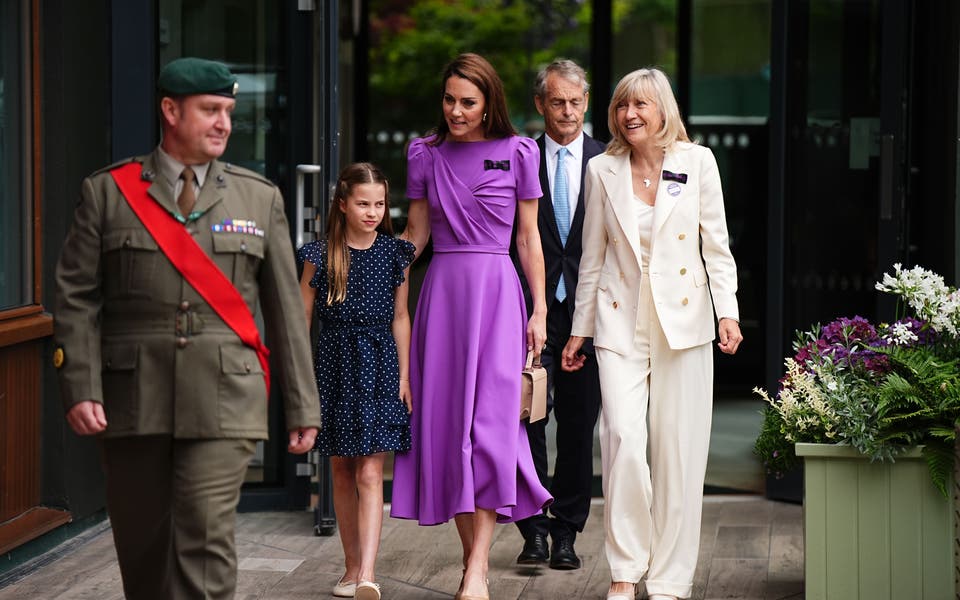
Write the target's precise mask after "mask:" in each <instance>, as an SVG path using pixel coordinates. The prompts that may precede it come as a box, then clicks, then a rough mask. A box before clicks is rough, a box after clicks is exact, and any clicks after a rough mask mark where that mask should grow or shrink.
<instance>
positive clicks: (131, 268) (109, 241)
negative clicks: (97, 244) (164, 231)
mask: <svg viewBox="0 0 960 600" xmlns="http://www.w3.org/2000/svg"><path fill="white" fill-rule="evenodd" d="M101 252H102V259H103V260H102V266H101V274H102V277H103V293H104V296H105V297H107V298H114V297H118V296H139V297H145V298H149V297H151V296H152V295H153V294H152V293H151V287H150V286H151V285H152V284H153V281H154V276H155V275H156V271H157V261H159V260H161V252H160V250H159V248H158V247H157V242H156V241H154V239H153V238H152V237H151V236H150V234H149V233H147V231H146V230H144V229H119V230H115V231H110V232H109V233H107V234H105V235H104V236H103V240H102V241H101Z"/></svg>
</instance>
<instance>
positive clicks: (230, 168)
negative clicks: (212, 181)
mask: <svg viewBox="0 0 960 600" xmlns="http://www.w3.org/2000/svg"><path fill="white" fill-rule="evenodd" d="M223 170H224V171H226V172H227V173H230V174H231V175H237V176H239V177H246V178H248V179H255V180H257V181H259V182H260V183H265V184H267V185H269V186H270V187H277V186H276V184H274V183H273V182H272V181H270V180H269V179H267V178H266V177H264V176H263V175H261V174H260V173H257V172H256V171H251V170H250V169H244V168H243V167H238V166H237V165H235V164H232V163H223Z"/></svg>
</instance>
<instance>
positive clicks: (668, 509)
mask: <svg viewBox="0 0 960 600" xmlns="http://www.w3.org/2000/svg"><path fill="white" fill-rule="evenodd" d="M638 311H639V318H638V326H637V332H636V337H635V345H634V351H633V353H632V354H630V355H629V356H623V355H621V354H617V353H615V352H612V351H610V350H607V349H604V348H597V365H598V366H599V369H600V388H601V391H602V396H603V400H602V403H603V404H602V406H603V408H602V418H601V420H600V452H601V458H602V463H603V497H604V501H605V509H604V528H605V530H606V544H605V549H606V555H607V562H608V563H609V564H610V573H611V576H612V579H613V581H628V582H639V581H640V580H641V579H643V577H644V576H646V578H647V580H646V587H647V594H651V595H652V594H667V595H672V596H677V597H679V598H687V597H689V596H690V595H691V593H692V590H693V575H694V571H695V570H696V566H697V554H698V552H699V548H700V517H701V511H702V506H703V480H704V475H705V472H706V467H707V454H708V451H709V447H710V424H711V419H712V406H713V353H712V348H711V345H710V344H709V343H707V344H703V345H702V346H696V347H694V348H687V349H684V350H671V349H670V346H669V345H668V344H667V340H666V337H665V336H664V334H663V329H662V328H661V327H660V322H659V320H658V318H657V314H656V311H655V310H654V308H653V299H652V297H651V295H650V282H649V280H648V279H647V276H646V274H644V276H643V281H642V283H641V291H640V303H639V307H638ZM648 423H649V429H648ZM648 447H649V457H648V454H647V452H648Z"/></svg>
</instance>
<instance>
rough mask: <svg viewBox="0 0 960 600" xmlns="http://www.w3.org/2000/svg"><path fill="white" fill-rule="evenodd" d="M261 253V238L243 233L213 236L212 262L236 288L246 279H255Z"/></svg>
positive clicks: (260, 260)
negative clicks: (214, 261) (213, 261)
mask: <svg viewBox="0 0 960 600" xmlns="http://www.w3.org/2000/svg"><path fill="white" fill-rule="evenodd" d="M263 251H264V247H263V238H260V237H256V236H253V235H248V234H244V233H228V232H214V234H213V252H214V255H215V256H214V260H216V262H217V266H219V267H220V269H221V270H223V272H224V274H225V275H227V276H228V277H230V278H231V281H233V284H234V285H235V286H237V287H238V288H239V287H240V286H241V285H243V283H244V282H245V281H247V280H248V279H252V278H256V276H257V272H258V271H259V270H260V263H261V262H262V261H263Z"/></svg>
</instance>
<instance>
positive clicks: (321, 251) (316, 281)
mask: <svg viewBox="0 0 960 600" xmlns="http://www.w3.org/2000/svg"><path fill="white" fill-rule="evenodd" d="M326 249H327V245H326V242H325V241H324V240H317V241H315V242H310V243H308V244H304V245H303V246H301V247H300V249H299V250H297V266H298V267H299V268H303V263H305V262H308V263H310V264H312V265H313V266H315V267H316V268H317V270H316V271H314V273H313V279H311V280H310V287H314V288H316V287H320V284H321V283H322V282H323V281H325V277H326V271H327V268H326V265H325V261H324V258H325V256H326Z"/></svg>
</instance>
